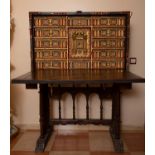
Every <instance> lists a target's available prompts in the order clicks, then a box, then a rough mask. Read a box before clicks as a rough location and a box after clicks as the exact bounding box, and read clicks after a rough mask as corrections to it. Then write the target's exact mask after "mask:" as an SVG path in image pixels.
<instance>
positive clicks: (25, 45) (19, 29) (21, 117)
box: [11, 0, 145, 128]
mask: <svg viewBox="0 0 155 155" xmlns="http://www.w3.org/2000/svg"><path fill="white" fill-rule="evenodd" d="M144 5H145V2H144V0H124V1H122V0H117V1H114V0H46V1H43V0H37V1H36V0H12V16H13V18H14V22H15V32H14V36H13V42H12V46H11V63H12V65H13V66H14V67H15V69H14V70H13V71H12V72H11V77H12V78H14V77H16V76H18V75H21V74H23V73H26V72H28V71H30V35H29V17H28V12H29V11H46V12H48V11H51V12H54V11H77V10H82V11H132V12H133V15H132V17H131V34H130V54H129V56H130V57H137V64H136V65H130V71H132V72H134V73H136V74H138V75H140V76H143V77H144V75H145V73H144V66H145V64H144V60H145V55H144V53H145V51H144V49H145V36H144V22H145V19H144V16H145V12H144ZM38 97H39V96H38V92H37V90H26V89H25V86H24V85H11V105H12V106H13V107H14V111H15V113H16V116H15V118H14V121H15V123H16V124H24V125H27V126H31V125H36V124H38V123H39V122H38V120H39V109H38V107H39V104H38V101H39V99H38ZM66 100H67V101H70V98H69V96H68V98H67V99H66ZM79 100H80V101H82V102H84V99H83V97H81V98H80V99H79ZM92 100H93V101H95V102H98V98H97V97H96V96H94V97H93V98H92ZM144 101H145V94H144V84H134V85H133V89H132V90H126V91H125V92H124V93H123V94H122V103H123V104H122V124H123V126H130V127H143V126H144V111H145V110H144ZM64 102H65V101H64ZM90 102H92V101H90ZM107 105H108V104H107ZM95 107H96V106H95ZM95 107H94V108H95ZM109 109H110V107H108V106H107V110H106V115H107V116H109V115H110V110H109ZM96 110H97V109H96ZM96 110H95V111H94V112H93V116H95V115H96V114H97V111H96ZM60 128H61V127H60Z"/></svg>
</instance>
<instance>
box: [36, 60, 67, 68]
mask: <svg viewBox="0 0 155 155" xmlns="http://www.w3.org/2000/svg"><path fill="white" fill-rule="evenodd" d="M36 68H37V69H67V61H60V60H52V61H51V60H44V61H40V60H38V61H37V60H36Z"/></svg>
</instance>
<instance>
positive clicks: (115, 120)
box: [110, 85, 124, 152]
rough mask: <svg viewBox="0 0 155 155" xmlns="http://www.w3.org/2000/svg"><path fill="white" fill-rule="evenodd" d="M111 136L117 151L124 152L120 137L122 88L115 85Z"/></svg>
mask: <svg viewBox="0 0 155 155" xmlns="http://www.w3.org/2000/svg"><path fill="white" fill-rule="evenodd" d="M110 133H111V137H112V140H113V143H114V148H115V151H116V152H123V151H124V150H123V142H122V140H121V138H120V89H119V86H117V85H115V86H114V87H113V93H112V124H111V128H110Z"/></svg>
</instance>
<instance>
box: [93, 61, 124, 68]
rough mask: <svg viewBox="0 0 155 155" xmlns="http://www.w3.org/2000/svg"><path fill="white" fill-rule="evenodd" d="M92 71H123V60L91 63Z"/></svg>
mask: <svg viewBox="0 0 155 155" xmlns="http://www.w3.org/2000/svg"><path fill="white" fill-rule="evenodd" d="M92 68H93V69H123V68H124V60H117V61H116V60H113V59H109V60H106V59H105V60H102V61H93V62H92Z"/></svg>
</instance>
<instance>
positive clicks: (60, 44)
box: [35, 38, 67, 48]
mask: <svg viewBox="0 0 155 155" xmlns="http://www.w3.org/2000/svg"><path fill="white" fill-rule="evenodd" d="M35 47H36V48H67V39H50V38H35Z"/></svg>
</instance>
